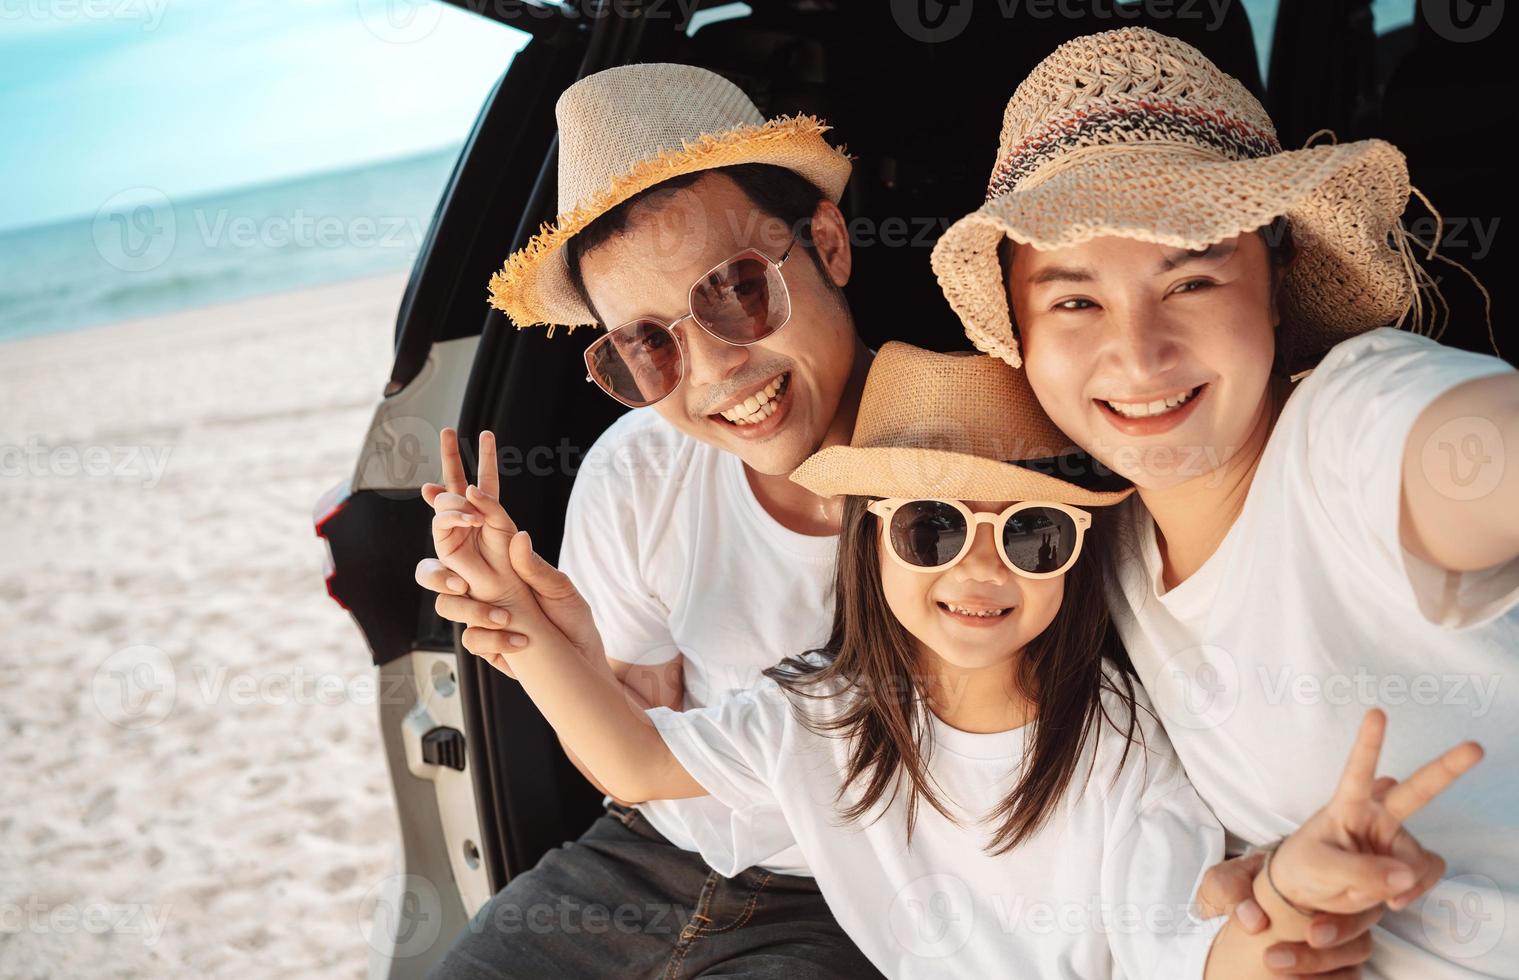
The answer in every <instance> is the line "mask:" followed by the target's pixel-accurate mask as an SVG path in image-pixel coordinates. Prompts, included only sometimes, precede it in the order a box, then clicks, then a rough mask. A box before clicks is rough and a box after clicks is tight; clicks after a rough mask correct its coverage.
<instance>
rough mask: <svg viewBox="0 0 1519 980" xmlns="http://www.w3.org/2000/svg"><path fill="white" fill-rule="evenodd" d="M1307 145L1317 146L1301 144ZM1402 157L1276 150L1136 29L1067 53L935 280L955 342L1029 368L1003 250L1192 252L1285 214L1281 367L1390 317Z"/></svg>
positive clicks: (937, 256) (1206, 68) (1170, 42)
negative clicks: (1100, 243) (1135, 247)
mask: <svg viewBox="0 0 1519 980" xmlns="http://www.w3.org/2000/svg"><path fill="white" fill-rule="evenodd" d="M1310 142H1311V141H1310ZM1408 196H1409V183H1408V168H1407V164H1406V162H1405V160H1404V158H1403V154H1402V153H1400V152H1399V151H1398V149H1397V148H1396V147H1394V146H1393V145H1392V144H1390V143H1386V142H1383V141H1382V140H1375V139H1372V140H1362V141H1359V142H1355V143H1344V144H1339V145H1320V146H1312V147H1310V148H1307V149H1302V150H1294V151H1287V152H1284V151H1283V150H1282V147H1281V144H1280V143H1279V142H1278V141H1277V136H1276V130H1275V128H1274V127H1273V126H1272V123H1271V118H1270V117H1269V116H1268V115H1267V114H1266V110H1265V109H1263V108H1262V107H1261V104H1260V102H1258V101H1257V100H1256V98H1255V97H1254V96H1253V95H1251V94H1250V92H1249V91H1248V90H1247V89H1246V88H1245V87H1244V86H1243V85H1241V84H1240V83H1239V82H1238V81H1237V80H1235V79H1234V78H1232V77H1230V76H1228V75H1226V74H1224V73H1223V72H1221V71H1219V70H1218V68H1217V67H1215V66H1214V65H1213V63H1212V62H1210V61H1209V60H1208V59H1207V58H1205V57H1204V56H1203V54H1202V52H1200V51H1198V50H1197V49H1196V48H1194V47H1192V46H1191V45H1188V44H1185V43H1183V42H1181V41H1178V40H1176V39H1174V38H1170V37H1167V36H1165V35H1163V34H1158V33H1156V32H1154V31H1151V30H1147V29H1145V28H1140V27H1129V28H1124V29H1122V30H1116V31H1106V32H1103V33H1100V34H1092V35H1088V36H1086V37H1080V38H1077V39H1075V40H1073V41H1070V42H1068V43H1066V44H1063V45H1061V46H1060V47H1059V48H1057V49H1056V50H1055V52H1054V53H1053V54H1051V55H1050V56H1049V57H1048V58H1046V59H1045V60H1044V61H1042V62H1040V64H1039V65H1038V66H1037V67H1036V68H1035V69H1034V70H1033V71H1032V72H1031V73H1030V74H1029V76H1028V78H1027V79H1025V80H1024V82H1023V84H1021V85H1019V86H1018V90H1017V91H1016V92H1015V93H1014V94H1013V98H1012V101H1010V102H1009V103H1008V105H1007V113H1006V116H1005V117H1004V120H1003V126H1002V138H1001V146H1000V149H999V152H998V156H997V165H996V168H995V169H994V170H993V171H992V177H991V182H990V184H989V187H988V190H987V200H986V204H985V205H984V206H983V207H982V208H981V209H980V210H978V211H976V212H975V213H973V214H971V215H968V216H967V217H965V218H962V219H961V220H960V221H959V222H957V223H956V224H955V225H953V226H952V227H951V228H950V229H949V230H948V231H947V232H946V233H945V234H944V236H943V237H942V238H941V239H940V241H939V243H938V244H937V245H936V246H935V248H934V252H933V268H934V272H935V273H936V274H937V275H938V277H939V283H940V285H941V286H942V287H943V289H944V294H945V296H946V297H947V298H948V300H949V302H950V305H951V306H953V307H954V309H955V312H956V313H958V314H959V316H960V318H961V320H962V321H963V322H964V324H965V332H966V334H967V335H968V336H969V337H970V339H971V340H972V342H974V343H975V345H976V346H977V347H978V348H980V349H981V350H983V351H986V352H987V353H990V354H996V355H997V356H999V357H1002V358H1004V359H1005V360H1006V361H1007V362H1008V363H1009V364H1011V365H1013V366H1014V367H1017V366H1019V365H1020V364H1021V363H1022V359H1021V356H1020V354H1019V349H1018V338H1017V335H1016V333H1015V332H1014V329H1013V324H1012V320H1011V317H1010V316H1009V313H1008V301H1007V290H1006V287H1005V285H1004V283H1003V276H1002V270H1001V267H1000V264H999V262H998V255H997V249H998V245H999V244H1000V243H1001V241H1002V240H1003V238H1004V236H1006V237H1008V238H1011V239H1012V240H1014V241H1015V242H1019V243H1023V244H1028V245H1033V246H1034V247H1036V248H1041V249H1055V248H1065V247H1069V246H1072V245H1078V244H1080V243H1082V242H1086V241H1088V240H1090V239H1093V238H1097V237H1100V236H1107V235H1112V236H1117V237H1121V238H1129V239H1137V240H1139V241H1146V242H1155V243H1158V244H1163V245H1168V246H1171V247H1174V248H1186V249H1201V248H1206V247H1207V246H1208V245H1211V244H1213V243H1215V242H1218V241H1222V240H1224V239H1226V238H1230V237H1233V236H1235V235H1239V234H1241V233H1244V232H1248V231H1253V230H1255V229H1258V228H1261V227H1263V226H1265V225H1268V224H1270V223H1271V222H1272V221H1273V220H1274V219H1275V218H1277V217H1280V216H1283V215H1285V216H1286V217H1287V219H1288V223H1289V225H1290V227H1291V231H1292V237H1293V240H1294V242H1295V243H1296V245H1297V253H1298V254H1297V259H1296V261H1295V263H1294V264H1293V265H1292V267H1291V269H1290V271H1289V272H1288V273H1287V276H1286V278H1285V280H1284V282H1283V286H1282V291H1281V293H1280V300H1281V313H1282V328H1281V333H1280V335H1279V337H1278V346H1279V348H1280V349H1281V350H1282V354H1283V358H1284V363H1285V364H1287V365H1289V366H1293V365H1297V366H1308V365H1311V364H1313V363H1315V362H1316V361H1317V358H1318V357H1319V356H1320V355H1322V354H1323V353H1324V352H1325V351H1326V350H1328V349H1329V348H1330V347H1332V346H1333V345H1334V344H1336V343H1338V342H1339V341H1341V340H1343V339H1345V338H1346V337H1348V336H1350V335H1352V334H1356V333H1360V332H1362V331H1365V330H1370V329H1372V328H1374V327H1379V326H1385V325H1387V324H1390V323H1393V322H1394V321H1398V322H1400V323H1401V320H1402V318H1403V317H1404V315H1405V313H1406V312H1407V311H1408V309H1409V305H1410V303H1411V301H1412V299H1413V295H1414V287H1415V283H1416V282H1419V281H1422V280H1421V279H1420V278H1419V277H1418V273H1417V272H1416V271H1415V266H1414V264H1413V260H1412V255H1411V252H1410V249H1409V245H1408V235H1407V233H1406V232H1405V231H1404V230H1403V228H1402V226H1401V224H1400V222H1399V216H1400V215H1401V214H1402V213H1403V208H1404V206H1405V204H1406V203H1407V201H1408Z"/></svg>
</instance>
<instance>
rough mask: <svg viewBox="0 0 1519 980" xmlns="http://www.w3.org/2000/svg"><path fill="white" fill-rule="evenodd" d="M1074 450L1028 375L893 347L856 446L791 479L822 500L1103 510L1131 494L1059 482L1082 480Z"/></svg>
mask: <svg viewBox="0 0 1519 980" xmlns="http://www.w3.org/2000/svg"><path fill="white" fill-rule="evenodd" d="M1075 452H1076V446H1075V444H1074V443H1072V442H1071V440H1070V439H1069V438H1068V437H1067V436H1066V435H1065V433H1063V432H1061V431H1060V430H1059V429H1058V428H1056V427H1055V423H1053V422H1051V421H1050V420H1049V417H1048V416H1046V415H1045V414H1044V411H1043V409H1041V408H1040V407H1039V401H1038V399H1036V398H1035V397H1034V392H1033V390H1032V389H1030V388H1029V386H1028V381H1027V379H1026V378H1025V377H1024V374H1023V372H1021V371H1015V370H1013V369H1012V368H1011V367H1010V366H1008V365H1007V364H1006V363H1005V362H1003V361H1001V360H999V359H997V358H995V357H988V356H986V355H983V354H972V353H970V352H968V351H962V352H960V353H955V354H936V353H934V352H933V351H926V350H922V349H921V348H918V347H914V346H912V345H911V344H904V343H900V342H897V341H892V342H890V343H888V344H886V345H884V346H883V347H882V348H881V350H880V352H879V353H878V354H876V357H875V361H874V362H873V363H872V364H871V366H870V376H869V377H867V378H866V379H865V391H864V393H863V394H862V395H861V396H860V413H859V416H858V417H857V418H856V420H855V426H854V435H853V437H851V439H850V440H849V445H847V446H830V447H829V448H827V449H824V450H821V451H819V452H817V453H814V454H813V455H812V456H810V457H808V458H807V460H806V461H805V462H804V463H802V465H801V466H799V467H797V469H796V470H795V472H793V473H792V474H791V479H792V480H794V481H796V482H797V483H800V484H801V485H802V486H804V487H806V488H807V489H808V490H811V491H812V492H813V493H815V494H818V495H820V496H824V497H831V496H835V495H837V494H861V495H868V496H872V497H940V498H944V499H951V500H1050V501H1055V502H1058V503H1066V504H1075V505H1078V506H1081V505H1085V506H1091V507H1102V506H1106V505H1108V504H1116V503H1118V502H1119V501H1120V500H1123V499H1124V498H1125V497H1127V496H1128V495H1129V494H1130V493H1132V492H1133V487H1128V488H1126V489H1123V490H1119V491H1111V492H1103V491H1096V490H1087V489H1085V488H1083V487H1080V486H1078V485H1076V484H1075V483H1072V482H1070V481H1069V480H1066V479H1062V478H1061V476H1059V475H1052V474H1064V475H1066V476H1076V475H1078V474H1077V473H1076V472H1074V471H1075V470H1076V469H1078V468H1082V469H1084V468H1085V467H1084V466H1081V465H1078V459H1077V457H1074V456H1071V455H1069V454H1072V453H1075ZM1020 462H1028V463H1034V464H1037V465H1038V466H1039V469H1037V470H1036V469H1030V468H1029V467H1028V466H1020V465H1018V464H1019V463H1020ZM1041 470H1042V471H1044V472H1041Z"/></svg>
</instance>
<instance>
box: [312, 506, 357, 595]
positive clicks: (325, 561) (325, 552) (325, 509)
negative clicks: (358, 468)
mask: <svg viewBox="0 0 1519 980" xmlns="http://www.w3.org/2000/svg"><path fill="white" fill-rule="evenodd" d="M348 496H349V487H348V481H347V480H342V481H340V482H338V483H337V484H335V485H334V486H333V487H332V488H331V489H329V490H328V491H327V492H326V493H324V494H322V495H321V496H320V497H319V498H317V502H316V508H315V509H314V510H313V511H312V515H311V522H312V525H313V526H314V527H315V528H316V536H317V537H319V538H321V539H322V581H323V582H325V583H327V594H328V595H330V596H332V601H333V602H336V603H337V604H338V605H340V606H342V607H343V608H344V609H348V603H346V602H344V601H343V600H342V599H341V598H339V597H338V594H337V592H336V591H334V590H333V587H332V580H333V578H334V577H335V576H336V575H337V564H336V563H335V562H334V561H333V559H332V542H330V541H328V540H327V522H328V521H330V520H332V519H333V518H334V517H336V516H337V515H338V514H339V513H340V512H341V511H342V510H343V508H344V507H346V506H348Z"/></svg>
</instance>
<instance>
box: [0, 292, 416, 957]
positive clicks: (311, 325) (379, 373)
mask: <svg viewBox="0 0 1519 980" xmlns="http://www.w3.org/2000/svg"><path fill="white" fill-rule="evenodd" d="M404 284H405V280H404V277H400V276H387V277H384V278H379V279H368V280H360V281H355V282H349V283H342V284H338V285H334V286H326V287H321V288H314V289H307V290H302V291H299V292H290V293H284V294H280V295H275V296H268V297H261V298H256V299H251V300H246V301H242V302H238V303H233V304H227V305H222V306H216V307H207V308H202V309H198V310H193V311H187V312H181V313H177V314H174V315H170V316H164V317H158V318H154V319H148V320H140V321H133V322H127V323H119V324H113V325H109V326H104V327H97V328H90V329H86V330H80V331H75V332H71V333H65V334H59V335H53V336H47V337H38V338H32V339H27V340H21V341H16V342H12V343H7V344H0V542H3V544H0V611H3V624H4V637H3V640H0V644H3V647H0V785H3V786H4V789H5V791H4V793H3V794H0V976H4V977H7V978H10V977H28V978H30V977H148V976H151V977H159V976H173V977H178V976H186V977H282V978H296V977H311V978H319V977H320V978H334V977H362V976H364V975H365V971H366V966H367V960H368V956H369V948H368V945H367V942H366V939H365V936H366V933H367V931H368V923H369V913H370V910H371V908H372V904H373V899H372V896H371V895H370V891H371V889H372V888H374V887H375V886H376V885H377V883H378V882H379V881H380V880H381V879H382V878H383V877H384V876H385V875H386V874H387V873H388V872H389V871H390V870H391V866H392V862H393V861H394V859H395V852H396V846H397V839H398V838H397V830H396V822H395V813H394V809H393V806H392V802H391V796H390V784H389V779H388V776H387V774H386V771H385V764H384V758H383V754H382V751H381V746H380V739H379V735H378V732H377V731H376V707H375V703H374V702H375V692H374V690H373V685H372V683H370V682H369V679H370V678H371V677H372V676H373V674H372V671H373V668H372V667H371V665H370V662H369V653H368V650H367V648H366V647H365V645H364V642H363V639H362V637H361V636H360V634H359V632H358V630H357V628H356V627H355V626H354V625H353V623H352V622H351V621H350V620H349V618H348V615H347V614H346V613H345V612H343V611H342V610H341V609H340V608H339V607H338V606H337V605H336V604H335V603H334V602H332V600H331V599H329V598H328V597H327V595H326V592H325V590H324V588H323V583H322V554H323V552H322V548H323V545H322V542H321V541H320V540H319V539H317V538H316V537H315V536H314V535H313V533H312V526H311V511H312V506H313V504H314V502H315V501H316V499H317V497H318V495H319V494H320V493H321V492H322V491H324V490H325V489H327V488H328V487H329V486H331V485H332V484H333V483H335V482H337V481H338V480H340V479H342V478H344V477H345V476H347V475H348V474H349V473H350V471H351V470H352V468H353V465H354V461H355V459H356V457H357V453H358V448H359V444H360V440H361V438H362V436H363V434H364V432H365V429H366V427H367V424H368V421H369V418H370V415H371V413H372V412H373V409H374V405H375V402H376V401H377V400H378V398H379V396H380V393H381V389H382V387H383V385H384V382H385V379H386V377H387V375H388V371H389V365H390V359H391V343H392V331H393V329H394V318H395V310H396V305H397V302H398V300H399V297H400V295H401V291H402V289H403V287H404Z"/></svg>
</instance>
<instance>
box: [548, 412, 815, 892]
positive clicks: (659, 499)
mask: <svg viewBox="0 0 1519 980" xmlns="http://www.w3.org/2000/svg"><path fill="white" fill-rule="evenodd" d="M837 547H838V536H837V535H831V536H810V535H804V534H798V533H797V532H795V531H792V530H789V529H788V528H786V527H784V526H782V525H781V524H779V523H778V522H777V521H776V520H775V518H773V517H771V516H770V514H769V513H767V512H766V511H765V509H764V508H763V507H762V506H760V503H759V500H758V499H757V498H756V497H755V496H754V491H753V489H752V488H751V487H750V486H749V480H748V477H747V476H746V475H745V473H744V468H743V462H742V461H741V460H740V459H739V458H738V457H737V456H735V455H733V454H732V453H727V452H723V451H722V450H719V449H716V448H715V447H713V446H710V445H707V444H706V443H703V442H699V441H698V440H696V439H693V438H691V437H690V436H687V435H685V434H684V433H682V432H680V431H679V430H677V429H676V428H675V427H673V426H671V425H670V424H669V423H667V422H665V421H664V419H662V418H660V417H659V415H658V414H657V413H656V412H654V411H653V410H652V409H635V410H634V411H631V412H629V413H627V414H626V415H623V416H622V417H621V418H619V419H618V420H617V421H616V422H614V423H613V424H612V425H611V426H610V427H609V428H608V429H607V430H606V432H604V433H602V435H601V437H600V438H599V439H597V440H596V444H595V445H594V446H592V447H591V449H590V451H589V452H587V453H586V456H585V458H584V461H583V462H582V464H581V467H580V471H579V473H578V474H577V476H576V479H575V486H574V489H573V490H572V491H571V493H570V502H569V507H568V509H567V511H566V513H565V530H564V543H563V546H562V548H561V550H560V555H559V566H560V568H561V569H562V570H563V571H565V572H566V573H567V574H568V575H569V576H570V578H571V579H572V580H573V581H574V583H575V585H576V587H578V588H579V589H580V591H581V593H582V594H583V595H584V596H585V598H586V601H587V602H589V603H590V606H591V611H592V613H593V615H594V617H595V620H596V626H597V628H598V629H599V630H600V631H601V635H602V638H603V640H604V642H605V644H606V652H607V656H608V657H610V658H612V659H614V660H621V661H624V662H626V663H632V664H640V665H645V666H648V665H655V664H661V663H667V662H669V661H671V660H673V659H675V657H676V656H677V655H680V654H684V656H685V669H684V674H685V707H687V708H699V707H701V706H702V705H705V704H710V703H713V702H715V701H718V700H720V699H721V698H722V697H723V695H725V694H727V693H728V692H729V691H738V690H743V689H746V688H748V687H751V686H753V685H754V684H755V683H756V682H757V681H759V680H760V671H762V670H764V669H765V668H767V667H771V666H774V665H775V664H776V663H777V662H778V661H779V660H781V658H782V657H784V656H786V655H787V654H789V653H793V652H796V651H800V650H807V649H814V648H817V647H821V646H822V645H823V643H824V642H825V641H826V640H827V639H828V632H829V629H830V628H831V627H832V625H833V569H834V562H835V554H836V551H837ZM638 809H639V810H640V811H642V812H643V814H644V815H645V816H646V817H647V818H648V820H649V822H650V823H651V824H653V825H654V827H655V828H656V829H657V830H658V831H659V832H660V833H662V834H664V835H665V837H667V838H669V840H670V842H671V843H672V844H674V845H676V846H677V847H680V848H683V849H685V850H688V851H695V850H698V848H697V844H696V842H697V840H698V839H700V838H702V837H706V836H710V834H711V833H712V831H711V830H710V829H709V828H711V827H713V826H714V825H715V826H717V827H720V828H724V829H726V828H727V827H728V825H729V822H730V816H729V814H728V811H727V808H726V807H724V806H723V805H721V804H720V803H718V802H717V801H716V800H713V799H712V798H711V797H700V798H696V799H691V800H654V801H650V802H648V803H642V804H639V807H638ZM765 837H766V839H768V840H773V841H775V843H776V848H775V850H774V851H771V852H768V853H764V854H756V855H755V860H754V861H753V862H751V863H754V864H758V865H759V866H760V867H762V868H764V869H765V870H767V871H773V872H778V873H781V874H794V875H806V874H809V871H808V869H807V865H806V863H805V862H804V861H803V860H802V858H801V856H800V854H799V853H798V852H797V850H796V848H795V845H794V844H793V843H791V842H790V841H788V840H787V839H786V836H785V834H784V825H782V832H780V833H775V832H767V833H766V835H765Z"/></svg>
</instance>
